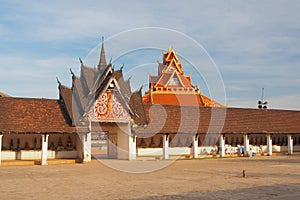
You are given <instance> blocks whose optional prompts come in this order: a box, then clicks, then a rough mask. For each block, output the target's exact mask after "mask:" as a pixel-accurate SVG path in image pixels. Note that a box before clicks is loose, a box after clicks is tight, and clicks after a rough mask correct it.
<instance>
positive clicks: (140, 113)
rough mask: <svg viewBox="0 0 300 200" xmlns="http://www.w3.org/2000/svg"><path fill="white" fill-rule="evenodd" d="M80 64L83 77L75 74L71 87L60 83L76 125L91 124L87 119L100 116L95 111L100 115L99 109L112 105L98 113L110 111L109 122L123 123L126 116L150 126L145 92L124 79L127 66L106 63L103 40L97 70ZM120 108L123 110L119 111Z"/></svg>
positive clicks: (66, 105) (67, 107)
mask: <svg viewBox="0 0 300 200" xmlns="http://www.w3.org/2000/svg"><path fill="white" fill-rule="evenodd" d="M80 63H81V74H80V76H76V75H75V74H74V73H73V72H72V71H71V74H72V86H71V87H67V86H64V85H62V84H61V83H60V81H58V84H59V86H58V88H59V95H60V100H61V101H62V102H63V103H64V105H65V107H66V110H67V115H68V118H69V121H70V123H71V124H72V125H75V126H80V125H83V124H84V123H85V122H87V118H89V120H91V119H90V117H96V116H95V114H96V113H92V110H93V112H96V110H95V109H96V108H95V106H97V105H98V106H99V105H100V104H101V106H104V104H105V106H108V107H101V108H97V112H98V111H99V109H106V110H107V113H106V116H105V119H108V118H111V120H112V121H114V120H115V119H114V118H115V117H119V120H120V119H121V118H120V117H123V119H124V120H125V119H132V120H133V122H134V123H135V124H138V125H143V124H146V117H145V114H144V108H143V105H142V94H141V90H139V91H135V92H132V91H131V88H130V82H129V80H124V77H123V72H122V69H123V67H121V68H120V69H119V70H115V69H114V68H113V66H112V64H111V63H109V64H107V63H106V59H105V51H104V43H103V40H102V46H101V52H100V61H99V64H98V66H97V68H90V67H87V66H85V65H84V63H83V61H82V60H81V59H80ZM101 99H102V100H103V101H102V100H101ZM102 104H103V105H102ZM113 106H117V107H116V108H115V107H113ZM116 109H119V110H117V111H115V110H116ZM120 110H121V111H122V113H121V114H120V113H118V116H116V112H121V111H120ZM98 114H99V113H98ZM91 115H93V116H91ZM127 115H128V117H127ZM129 115H130V116H129ZM98 117H99V116H98ZM126 117H127V118H126ZM103 119H104V118H103Z"/></svg>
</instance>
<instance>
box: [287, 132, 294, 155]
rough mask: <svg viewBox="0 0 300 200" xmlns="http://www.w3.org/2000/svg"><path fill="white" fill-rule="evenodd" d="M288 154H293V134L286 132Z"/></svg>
mask: <svg viewBox="0 0 300 200" xmlns="http://www.w3.org/2000/svg"><path fill="white" fill-rule="evenodd" d="M287 137H288V154H289V155H292V154H293V135H292V134H288V135H287Z"/></svg>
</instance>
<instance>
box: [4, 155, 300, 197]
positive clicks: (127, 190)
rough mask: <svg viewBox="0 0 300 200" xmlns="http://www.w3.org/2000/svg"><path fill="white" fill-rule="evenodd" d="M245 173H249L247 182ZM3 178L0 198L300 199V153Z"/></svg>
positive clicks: (25, 170)
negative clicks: (154, 168) (243, 173)
mask: <svg viewBox="0 0 300 200" xmlns="http://www.w3.org/2000/svg"><path fill="white" fill-rule="evenodd" d="M105 162H106V163H105ZM167 162H169V163H167ZM103 163H104V164H103ZM161 164H162V166H164V164H168V166H167V167H164V168H162V169H159V170H156V171H154V172H148V173H136V174H134V173H125V172H121V171H118V170H116V169H112V168H110V167H107V166H106V165H110V166H113V167H114V168H118V166H122V167H121V169H127V168H128V169H129V170H131V171H134V170H132V168H135V169H136V172H142V171H143V170H144V171H147V169H148V168H149V166H156V165H157V166H161ZM150 168H151V167H150ZM150 168H149V169H150ZM243 170H246V173H247V177H245V178H243V177H242V171H243ZM148 171H149V170H148ZM0 177H1V179H0V180H1V184H0V199H1V200H5V199H56V200H58V199H64V200H67V199H243V200H244V199H300V155H299V154H297V155H293V156H287V155H280V156H272V157H268V156H259V157H252V158H210V159H199V160H177V161H174V162H173V161H172V162H170V161H163V160H159V161H156V160H152V161H143V160H138V161H117V160H104V161H103V162H99V161H97V160H93V161H92V163H89V164H67V165H48V166H37V165H35V166H13V167H11V166H10V167H0Z"/></svg>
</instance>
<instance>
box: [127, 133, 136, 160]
mask: <svg viewBox="0 0 300 200" xmlns="http://www.w3.org/2000/svg"><path fill="white" fill-rule="evenodd" d="M129 143H130V144H129V145H130V149H129V150H130V151H129V160H136V136H135V135H131V136H130V137H129Z"/></svg>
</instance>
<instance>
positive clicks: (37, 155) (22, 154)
mask: <svg viewBox="0 0 300 200" xmlns="http://www.w3.org/2000/svg"><path fill="white" fill-rule="evenodd" d="M41 153H42V152H41V150H21V151H2V152H1V155H2V160H39V159H41ZM77 155H78V153H77V151H75V150H73V151H52V150H48V159H63V158H65V159H71V158H74V159H75V158H77V157H78V156H77Z"/></svg>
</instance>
